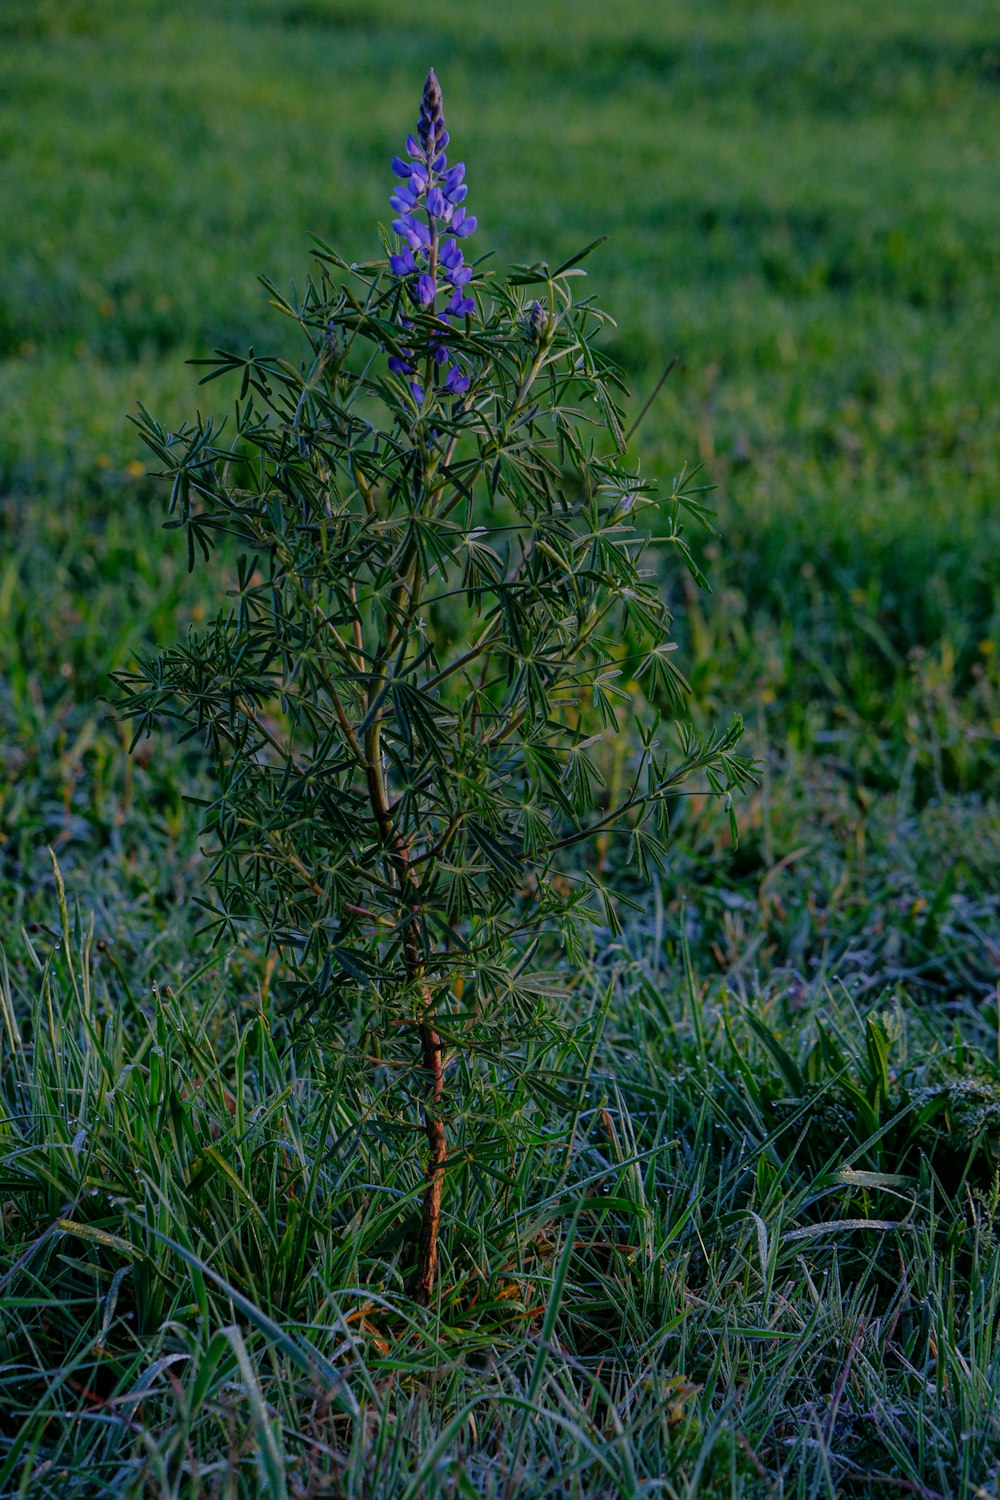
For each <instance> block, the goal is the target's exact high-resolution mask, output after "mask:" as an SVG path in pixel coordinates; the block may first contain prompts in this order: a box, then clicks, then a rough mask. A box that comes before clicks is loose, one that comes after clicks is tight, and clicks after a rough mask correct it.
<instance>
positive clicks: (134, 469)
mask: <svg viewBox="0 0 1000 1500" xmlns="http://www.w3.org/2000/svg"><path fill="white" fill-rule="evenodd" d="M145 472H146V465H145V464H144V463H143V462H142V460H141V459H139V458H133V459H131V460H130V461H129V462H128V463H127V464H126V465H125V473H126V474H127V475H128V477H129V478H130V479H141V478H142V477H143V475H144V474H145Z"/></svg>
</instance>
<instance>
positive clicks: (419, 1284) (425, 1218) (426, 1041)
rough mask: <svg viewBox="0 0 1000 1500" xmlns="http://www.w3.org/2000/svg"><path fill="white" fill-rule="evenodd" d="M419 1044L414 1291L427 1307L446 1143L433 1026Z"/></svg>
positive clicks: (440, 1073)
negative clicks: (420, 1183)
mask: <svg viewBox="0 0 1000 1500" xmlns="http://www.w3.org/2000/svg"><path fill="white" fill-rule="evenodd" d="M420 1043H421V1047H422V1050H423V1063H424V1067H425V1068H426V1070H427V1072H428V1074H429V1075H430V1079H431V1090H430V1099H429V1101H428V1104H427V1105H425V1106H424V1128H425V1130H426V1131H427V1140H428V1144H429V1145H430V1156H429V1158H428V1161H427V1177H426V1186H425V1188H424V1201H423V1206H422V1208H421V1212H420V1246H419V1253H418V1256H417V1274H416V1279H415V1282H414V1289H413V1291H414V1296H415V1297H416V1300H417V1301H418V1302H419V1303H420V1304H421V1306H423V1307H427V1306H428V1304H429V1303H430V1300H431V1297H432V1296H433V1294H434V1282H435V1280H436V1278H437V1264H438V1230H439V1228H440V1225H441V1193H442V1190H443V1188H444V1166H445V1161H446V1159H447V1156H448V1142H447V1138H446V1136H445V1131H444V1123H443V1121H442V1120H441V1119H440V1117H439V1115H438V1111H439V1109H440V1108H441V1104H442V1102H443V1095H444V1068H443V1067H442V1065H441V1038H440V1037H439V1036H438V1034H437V1032H436V1031H435V1030H434V1028H433V1026H431V1025H430V1024H429V1023H427V1022H424V1024H423V1025H422V1026H421V1027H420Z"/></svg>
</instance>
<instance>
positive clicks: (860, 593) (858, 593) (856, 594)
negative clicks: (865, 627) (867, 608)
mask: <svg viewBox="0 0 1000 1500" xmlns="http://www.w3.org/2000/svg"><path fill="white" fill-rule="evenodd" d="M850 597H851V603H852V604H867V603H868V595H867V594H866V593H865V591H864V589H851V596H850Z"/></svg>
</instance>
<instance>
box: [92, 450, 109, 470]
mask: <svg viewBox="0 0 1000 1500" xmlns="http://www.w3.org/2000/svg"><path fill="white" fill-rule="evenodd" d="M94 463H95V464H96V465H97V467H98V468H99V469H110V468H111V455H110V453H99V454H98V455H97V457H96V458H95V459H94Z"/></svg>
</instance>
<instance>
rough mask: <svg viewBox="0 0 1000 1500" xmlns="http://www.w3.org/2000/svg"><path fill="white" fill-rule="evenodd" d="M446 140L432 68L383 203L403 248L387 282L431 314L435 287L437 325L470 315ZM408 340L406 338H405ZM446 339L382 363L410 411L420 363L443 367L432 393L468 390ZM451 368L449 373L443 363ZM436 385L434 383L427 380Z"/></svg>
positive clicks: (459, 187) (460, 170) (461, 193)
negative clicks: (399, 284)
mask: <svg viewBox="0 0 1000 1500" xmlns="http://www.w3.org/2000/svg"><path fill="white" fill-rule="evenodd" d="M448 141H449V136H448V131H447V129H446V128H445V123H444V104H443V102H442V98H441V87H440V85H439V83H438V81H437V78H436V77H435V75H434V70H433V68H432V69H431V71H430V72H429V73H428V75H427V81H426V83H425V84H424V90H423V94H422V96H421V100H420V116H419V119H418V121H417V130H416V134H415V135H408V136H407V138H406V152H407V155H408V157H409V160H408V161H404V160H403V159H402V157H399V156H394V157H393V159H392V170H393V172H394V174H395V176H396V177H397V178H400V179H402V181H401V182H400V183H399V185H397V187H396V189H395V191H394V192H393V194H392V197H391V199H390V203H391V205H392V207H393V209H394V210H395V211H396V214H397V215H398V217H397V218H395V219H393V221H392V227H393V229H394V230H395V231H396V233H397V234H398V235H399V236H400V238H401V239H402V240H403V242H404V243H403V245H402V247H401V248H400V250H399V251H397V252H396V253H395V254H392V255H390V257H389V269H390V270H391V272H392V274H393V275H394V276H398V277H400V279H401V280H403V281H405V283H406V292H407V300H408V303H409V305H410V307H411V308H420V309H423V310H425V311H427V312H431V313H433V312H435V311H437V309H436V306H435V304H436V302H437V295H438V290H439V284H443V285H442V289H443V290H445V292H446V294H447V295H448V297H449V299H450V300H449V301H448V305H447V307H446V308H445V310H444V311H443V312H442V313H439V314H438V316H439V317H443V318H445V319H454V320H457V319H459V318H463V317H467V316H468V315H469V314H470V313H474V312H475V307H476V304H475V302H474V301H473V299H472V298H471V297H468V296H466V295H465V290H464V289H465V288H466V287H467V286H468V284H469V282H470V281H471V280H472V267H471V266H467V265H466V264H465V261H464V259H463V257H462V250H461V247H460V245H459V240H464V239H467V238H468V236H469V235H470V234H472V233H473V232H474V230H475V228H476V220H475V219H474V218H473V217H472V216H471V215H470V214H468V213H467V212H466V210H465V208H464V207H461V206H460V205H462V204H463V203H464V200H465V198H466V196H467V194H468V188H467V187H466V185H465V165H464V163H462V162H458V163H457V164H456V165H455V166H453V167H449V166H448V158H447V156H446V155H445V148H446V147H447V145H448ZM446 224H449V225H450V228H451V235H450V237H449V238H448V239H442V233H443V227H444V225H446ZM400 322H401V325H402V327H403V328H406V329H412V327H413V323H412V322H411V321H408V320H407V319H406V318H405V317H404V318H401V319H400ZM411 337H412V334H411ZM450 337H451V336H450V335H447V336H445V337H444V338H442V337H441V334H440V333H439V334H438V339H440V340H441V341H440V342H437V343H433V344H432V345H431V347H430V349H429V350H428V349H427V347H426V345H424V346H423V347H422V348H421V350H420V352H419V355H418V354H417V352H416V351H415V350H413V349H411V348H409V347H407V346H404V347H402V348H401V349H400V351H399V353H398V354H395V355H392V356H391V357H390V359H389V369H390V370H391V371H392V372H393V374H395V375H403V376H406V377H408V383H409V387H410V391H411V393H412V395H413V398H414V400H415V401H416V402H418V404H421V405H422V404H423V401H424V383H422V382H421V381H419V380H417V379H416V378H415V367H416V366H417V365H418V363H422V362H423V360H424V359H425V358H428V357H429V359H430V360H431V361H433V364H434V365H437V366H438V367H443V366H445V365H448V373H447V375H446V376H445V378H444V379H443V380H442V381H441V383H440V385H438V386H437V389H438V390H440V391H447V392H448V393H449V394H451V395H462V394H464V392H465V391H467V390H468V389H469V386H470V384H471V381H470V377H469V376H468V375H466V374H465V373H464V372H463V370H462V367H461V365H460V364H458V363H455V362H454V361H455V356H454V351H453V350H452V349H451V348H450V347H449V344H450ZM449 360H451V361H452V363H451V364H450V365H449V364H448V361H449ZM435 378H436V379H437V377H435Z"/></svg>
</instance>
